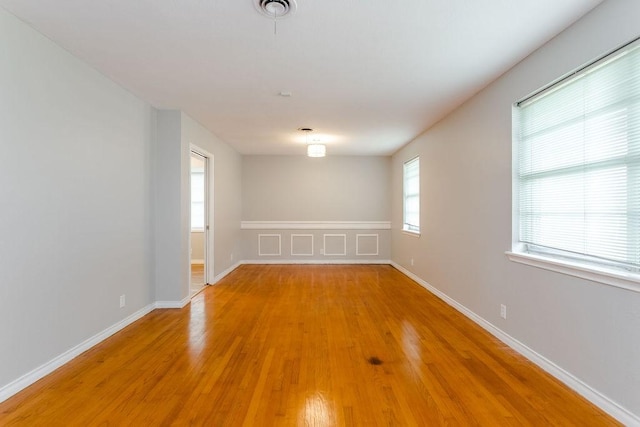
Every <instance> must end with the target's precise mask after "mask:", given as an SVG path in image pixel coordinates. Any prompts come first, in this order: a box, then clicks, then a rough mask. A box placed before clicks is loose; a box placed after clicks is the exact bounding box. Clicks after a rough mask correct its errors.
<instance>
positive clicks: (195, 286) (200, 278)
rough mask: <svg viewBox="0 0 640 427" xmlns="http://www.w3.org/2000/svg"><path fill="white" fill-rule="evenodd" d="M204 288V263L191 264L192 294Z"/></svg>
mask: <svg viewBox="0 0 640 427" xmlns="http://www.w3.org/2000/svg"><path fill="white" fill-rule="evenodd" d="M203 288H204V264H191V296H194V295H195V294H197V293H198V292H200V291H201V290H202V289H203Z"/></svg>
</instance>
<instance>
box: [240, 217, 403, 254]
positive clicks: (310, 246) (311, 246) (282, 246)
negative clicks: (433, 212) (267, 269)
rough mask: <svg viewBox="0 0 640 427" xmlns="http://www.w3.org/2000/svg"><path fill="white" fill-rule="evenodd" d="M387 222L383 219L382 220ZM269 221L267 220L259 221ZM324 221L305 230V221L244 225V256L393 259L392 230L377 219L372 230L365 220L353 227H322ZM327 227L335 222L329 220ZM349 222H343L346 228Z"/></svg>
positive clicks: (355, 223) (341, 223) (312, 224)
mask: <svg viewBox="0 0 640 427" xmlns="http://www.w3.org/2000/svg"><path fill="white" fill-rule="evenodd" d="M380 222H382V223H384V221H380ZM257 223H266V221H262V222H258V221H256V222H255V223H254V224H252V227H253V226H254V225H255V224H257ZM319 224H321V223H309V224H308V225H309V226H310V227H311V228H308V229H303V228H302V226H303V225H304V223H302V222H297V223H296V224H295V225H296V227H292V228H289V227H288V225H290V224H283V227H285V228H282V229H276V228H273V225H274V224H273V222H271V223H268V226H267V228H265V229H256V228H252V227H249V228H243V229H242V230H241V235H242V248H241V251H242V255H241V256H242V258H240V259H239V261H241V262H247V263H278V262H282V263H301V264H309V263H310V264H316V263H323V264H326V263H329V264H331V263H340V264H349V263H365V264H366V263H372V264H378V263H380V262H384V261H388V260H389V259H390V258H391V230H389V229H385V228H380V226H379V225H378V222H375V223H371V227H373V228H371V229H363V228H361V227H363V226H364V224H366V223H365V222H356V221H354V222H353V225H354V228H353V229H347V228H325V229H319V228H315V227H318V226H319ZM326 224H327V226H333V225H336V224H334V223H329V222H327V223H326ZM346 224H348V223H347V222H345V221H343V222H340V225H341V226H344V227H346Z"/></svg>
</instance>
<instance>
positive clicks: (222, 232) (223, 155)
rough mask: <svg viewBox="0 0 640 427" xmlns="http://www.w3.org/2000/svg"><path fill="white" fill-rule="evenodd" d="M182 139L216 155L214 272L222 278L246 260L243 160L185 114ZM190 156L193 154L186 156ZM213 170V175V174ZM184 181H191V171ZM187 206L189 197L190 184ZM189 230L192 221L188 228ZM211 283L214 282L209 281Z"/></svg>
mask: <svg viewBox="0 0 640 427" xmlns="http://www.w3.org/2000/svg"><path fill="white" fill-rule="evenodd" d="M182 139H183V141H184V142H185V143H186V144H187V145H188V144H193V145H196V146H197V147H199V148H201V149H203V150H205V151H207V152H208V153H209V154H211V155H213V160H212V163H213V164H211V163H210V164H209V167H210V173H209V175H210V179H213V183H211V182H210V183H209V185H211V184H213V223H214V228H213V240H214V241H213V252H214V254H213V255H214V260H213V264H214V265H213V269H214V275H215V276H219V275H220V274H222V273H223V272H225V271H226V270H228V269H229V268H230V267H232V266H233V265H235V263H236V262H237V261H238V260H240V259H241V258H242V256H241V237H240V218H241V215H242V198H241V193H242V167H243V165H242V156H240V155H239V154H238V153H237V152H236V151H235V150H234V149H233V148H231V147H230V146H229V145H227V144H226V143H225V142H223V141H222V140H220V139H219V138H218V137H216V136H215V135H214V134H212V133H211V132H209V131H208V130H207V129H205V128H204V127H203V126H202V125H200V124H199V123H198V122H196V121H195V120H193V119H192V118H191V117H189V116H187V115H186V114H184V113H183V114H182ZM186 154H187V155H189V151H188V152H187V153H186ZM211 169H212V170H213V173H211ZM184 177H185V178H186V179H187V180H188V179H189V167H188V165H187V169H186V172H185V175H184ZM186 185H187V187H186V193H185V194H186V197H187V204H188V203H189V202H188V200H189V199H188V197H189V191H190V189H189V187H188V181H187V183H186ZM184 225H185V227H186V230H189V219H188V218H187V220H186V223H185V224H184ZM209 279H210V280H211V278H209Z"/></svg>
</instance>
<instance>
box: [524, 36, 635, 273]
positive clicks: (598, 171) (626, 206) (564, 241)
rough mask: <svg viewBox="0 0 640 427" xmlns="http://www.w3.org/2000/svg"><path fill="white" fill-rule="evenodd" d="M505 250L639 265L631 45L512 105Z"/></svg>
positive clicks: (599, 265) (606, 265) (609, 266)
mask: <svg viewBox="0 0 640 427" xmlns="http://www.w3.org/2000/svg"><path fill="white" fill-rule="evenodd" d="M513 124H514V167H515V171H514V172H515V173H514V181H515V182H514V185H515V189H516V191H515V193H514V195H515V199H514V203H515V204H514V224H516V225H517V226H518V227H516V228H517V231H516V232H517V233H518V235H517V236H516V238H515V239H514V240H515V241H516V245H517V246H516V247H514V252H521V253H525V254H533V255H539V256H542V257H549V258H553V259H554V260H556V261H559V262H568V263H578V264H579V265H586V266H590V268H595V269H596V270H598V269H604V270H605V271H611V270H613V271H619V272H631V273H632V274H635V273H638V272H639V271H640V209H639V208H640V43H639V42H638V41H636V42H634V43H630V44H628V45H627V46H625V47H623V48H621V49H618V50H617V51H615V52H613V53H612V54H610V55H608V56H606V57H604V58H602V59H600V60H598V61H596V62H594V63H592V64H590V65H588V66H586V67H584V68H582V69H580V70H579V71H577V72H575V73H573V74H572V75H570V76H569V77H567V78H564V79H563V80H561V81H559V82H557V83H555V84H553V85H551V86H549V87H547V88H545V89H544V90H542V91H540V92H538V93H537V94H535V95H533V96H531V97H529V98H527V99H525V100H523V101H521V102H519V103H517V104H516V105H515V107H514V116H513Z"/></svg>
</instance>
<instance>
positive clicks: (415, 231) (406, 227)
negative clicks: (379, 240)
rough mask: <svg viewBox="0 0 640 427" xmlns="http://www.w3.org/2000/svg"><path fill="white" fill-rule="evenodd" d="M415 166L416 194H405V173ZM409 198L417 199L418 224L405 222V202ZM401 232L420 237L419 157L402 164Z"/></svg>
mask: <svg viewBox="0 0 640 427" xmlns="http://www.w3.org/2000/svg"><path fill="white" fill-rule="evenodd" d="M413 165H417V192H414V193H408V192H407V180H408V177H407V173H408V172H410V169H409V168H412V167H413ZM409 178H410V177H409ZM409 198H417V207H418V209H417V215H418V224H417V225H416V224H410V223H409V222H408V221H407V211H408V209H407V204H408V203H407V202H408V199H409ZM402 231H403V232H404V233H407V234H409V235H413V236H420V156H415V157H412V158H411V159H409V160H407V161H406V162H404V163H403V164H402Z"/></svg>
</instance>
